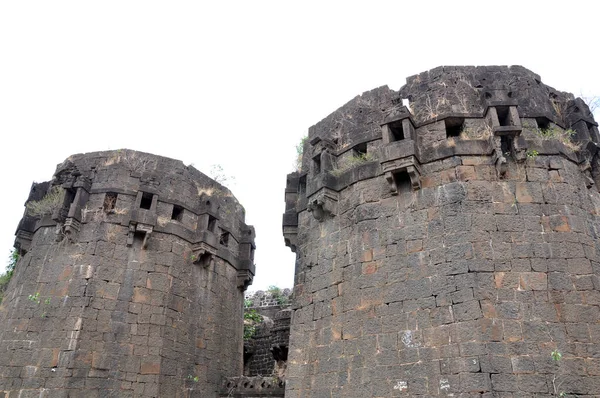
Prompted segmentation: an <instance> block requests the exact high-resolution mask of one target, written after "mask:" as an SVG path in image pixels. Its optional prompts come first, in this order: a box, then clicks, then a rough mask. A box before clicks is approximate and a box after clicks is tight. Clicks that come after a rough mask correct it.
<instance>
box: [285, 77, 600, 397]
mask: <svg viewBox="0 0 600 398" xmlns="http://www.w3.org/2000/svg"><path fill="white" fill-rule="evenodd" d="M599 138H600V137H599V135H598V128H597V123H596V122H595V121H594V120H593V117H592V114H591V113H590V110H589V109H588V106H587V105H586V104H585V103H584V101H582V100H581V99H579V98H577V99H575V98H574V97H573V96H572V95H571V94H568V93H564V92H560V91H557V90H555V89H553V88H551V87H549V86H546V85H545V84H543V83H542V82H541V79H540V77H539V76H538V75H536V74H534V73H532V72H531V71H529V70H527V69H525V68H523V67H519V66H512V67H504V66H490V67H439V68H436V69H433V70H431V71H428V72H424V73H421V74H419V75H416V76H412V77H409V78H408V79H407V84H406V85H405V86H403V87H402V88H401V89H400V90H399V91H398V92H395V91H393V90H390V89H388V88H387V87H380V88H377V89H374V90H372V91H369V92H366V93H364V94H362V95H361V96H358V97H356V98H354V99H353V100H351V101H350V102H348V103H347V104H346V105H344V106H343V107H341V108H340V109H338V110H337V111H335V112H334V113H332V114H331V115H329V116H328V117H326V118H325V119H323V120H322V121H321V122H319V123H317V124H316V125H314V126H313V127H311V128H310V129H309V134H308V139H307V140H306V142H305V145H304V152H303V156H302V165H301V169H300V170H298V171H297V172H295V173H292V174H290V175H288V179H287V189H286V194H285V195H286V196H285V198H286V212H285V214H284V217H283V234H284V238H285V242H286V244H287V245H288V246H289V247H290V248H291V249H292V250H293V251H295V252H296V254H297V261H296V273H295V287H294V313H293V316H292V324H291V339H290V350H289V352H290V354H289V355H290V357H289V361H288V371H287V386H286V397H288V398H297V397H325V396H327V397H329V396H332V397H342V396H343V397H395V396H461V397H462V396H464V397H467V396H469V397H475V396H477V397H480V396H482V397H492V396H493V397H515V398H516V397H532V396H559V395H560V394H561V393H565V394H577V396H587V395H590V396H592V395H593V396H597V395H595V394H598V393H599V392H600V359H599V358H598V353H599V352H600V323H599V320H600V308H599V305H600V291H599V289H600V279H599V278H598V276H599V275H600V256H599V250H598V249H599V246H598V239H597V238H598V234H599V232H600V231H599V228H600V224H599V222H598V221H599V220H598V214H600V195H599V193H598V186H599V185H598V184H599V183H600V161H599V153H598V142H599Z"/></svg>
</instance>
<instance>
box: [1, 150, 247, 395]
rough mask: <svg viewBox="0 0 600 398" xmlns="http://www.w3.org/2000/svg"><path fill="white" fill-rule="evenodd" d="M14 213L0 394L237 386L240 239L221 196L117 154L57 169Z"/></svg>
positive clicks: (231, 203)
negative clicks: (15, 255) (231, 379)
mask: <svg viewBox="0 0 600 398" xmlns="http://www.w3.org/2000/svg"><path fill="white" fill-rule="evenodd" d="M53 195H54V196H53ZM27 204H28V208H30V210H29V211H26V213H25V215H24V217H23V219H22V220H21V222H20V224H19V227H18V230H17V239H16V242H15V247H17V248H18V250H19V251H20V253H21V259H20V260H19V262H18V264H17V267H16V270H15V275H14V277H13V279H12V281H11V283H10V286H9V289H8V291H7V294H6V296H5V299H4V301H3V303H2V307H1V312H0V352H1V354H0V375H1V377H0V392H4V393H5V394H8V395H7V396H9V397H13V395H14V396H15V397H16V396H20V397H25V396H36V397H38V396H40V397H66V396H70V397H75V396H81V397H94V396H119V397H126V396H144V397H158V396H163V397H166V396H169V397H176V396H202V397H213V396H217V390H218V389H219V387H220V383H221V381H222V378H224V377H226V376H237V375H239V374H241V373H242V370H243V368H242V350H243V339H242V307H243V300H244V290H245V288H246V287H247V285H248V284H249V283H251V281H252V277H253V274H254V264H253V254H254V229H253V228H252V227H251V226H248V225H246V224H245V223H244V210H243V208H242V207H241V206H240V205H239V204H238V202H237V201H236V200H235V198H234V197H233V196H232V195H231V193H230V192H229V190H227V189H226V188H225V187H223V186H221V185H219V184H218V183H216V182H215V181H213V180H211V179H210V178H208V177H207V176H205V175H204V174H202V173H200V172H199V171H197V170H195V169H194V168H193V167H186V166H185V165H184V164H183V163H182V162H180V161H176V160H173V159H168V158H164V157H159V156H154V155H150V154H146V153H140V152H134V151H129V150H120V151H108V152H97V153H89V154H80V155H74V156H71V157H70V158H68V159H67V160H65V162H63V163H62V164H60V165H59V166H58V168H57V170H56V173H55V174H54V177H53V179H52V180H51V181H48V182H44V183H40V184H33V186H32V189H31V193H30V196H29V199H28V201H27ZM40 204H42V205H43V206H40ZM36 205H37V207H36ZM40 207H41V209H40Z"/></svg>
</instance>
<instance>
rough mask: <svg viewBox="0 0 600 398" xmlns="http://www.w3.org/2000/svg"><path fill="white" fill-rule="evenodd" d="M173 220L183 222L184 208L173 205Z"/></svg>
mask: <svg viewBox="0 0 600 398" xmlns="http://www.w3.org/2000/svg"><path fill="white" fill-rule="evenodd" d="M171 220H175V221H181V220H183V207H181V206H177V205H173V212H172V213H171Z"/></svg>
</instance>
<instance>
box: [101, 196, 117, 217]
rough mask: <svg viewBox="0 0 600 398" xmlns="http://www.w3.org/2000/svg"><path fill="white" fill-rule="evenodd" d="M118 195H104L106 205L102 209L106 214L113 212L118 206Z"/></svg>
mask: <svg viewBox="0 0 600 398" xmlns="http://www.w3.org/2000/svg"><path fill="white" fill-rule="evenodd" d="M117 196H118V195H117V193H116V192H107V193H106V195H104V203H103V204H102V209H103V210H104V212H106V213H110V212H112V211H113V210H114V209H115V207H116V205H117Z"/></svg>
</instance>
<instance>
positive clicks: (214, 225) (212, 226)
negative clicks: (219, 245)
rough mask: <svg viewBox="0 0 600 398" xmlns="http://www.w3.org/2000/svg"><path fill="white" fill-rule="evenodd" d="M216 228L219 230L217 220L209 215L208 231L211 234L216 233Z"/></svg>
mask: <svg viewBox="0 0 600 398" xmlns="http://www.w3.org/2000/svg"><path fill="white" fill-rule="evenodd" d="M216 228H217V219H216V218H215V217H213V216H211V215H210V214H209V215H208V230H209V231H210V232H212V233H214V232H215V229H216Z"/></svg>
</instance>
